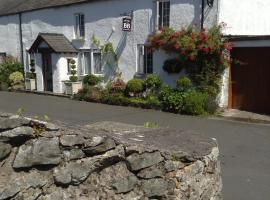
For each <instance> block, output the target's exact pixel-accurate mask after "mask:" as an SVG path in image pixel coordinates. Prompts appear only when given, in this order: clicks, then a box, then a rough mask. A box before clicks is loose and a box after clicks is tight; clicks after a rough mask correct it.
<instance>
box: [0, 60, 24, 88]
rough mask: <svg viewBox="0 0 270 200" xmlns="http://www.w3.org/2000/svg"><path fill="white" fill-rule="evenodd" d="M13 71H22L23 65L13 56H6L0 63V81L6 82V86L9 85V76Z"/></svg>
mask: <svg viewBox="0 0 270 200" xmlns="http://www.w3.org/2000/svg"><path fill="white" fill-rule="evenodd" d="M13 72H21V73H23V66H22V64H21V63H20V62H19V61H17V60H16V59H15V58H13V57H11V56H8V57H6V58H5V60H4V62H3V63H2V64H1V65H0V83H6V84H8V86H11V81H10V79H9V76H10V74H12V73H13Z"/></svg>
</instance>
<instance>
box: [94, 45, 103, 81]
mask: <svg viewBox="0 0 270 200" xmlns="http://www.w3.org/2000/svg"><path fill="white" fill-rule="evenodd" d="M95 53H98V54H100V65H101V72H100V73H95V60H94V54H95ZM103 68H104V66H103V63H102V55H101V52H100V49H92V51H91V69H92V74H94V75H97V76H102V75H103V74H104V69H103Z"/></svg>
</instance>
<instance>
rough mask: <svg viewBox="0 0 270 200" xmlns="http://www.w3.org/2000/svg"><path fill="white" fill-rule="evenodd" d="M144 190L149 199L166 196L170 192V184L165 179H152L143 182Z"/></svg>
mask: <svg viewBox="0 0 270 200" xmlns="http://www.w3.org/2000/svg"><path fill="white" fill-rule="evenodd" d="M142 189H143V191H144V192H145V195H146V196H147V197H158V196H165V195H166V194H167V192H168V182H167V181H166V180H164V179H160V178H159V179H152V180H146V181H143V182H142Z"/></svg>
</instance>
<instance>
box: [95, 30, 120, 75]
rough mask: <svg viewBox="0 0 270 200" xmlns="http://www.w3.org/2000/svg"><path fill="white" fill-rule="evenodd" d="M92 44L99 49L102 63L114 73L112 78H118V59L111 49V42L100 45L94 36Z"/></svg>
mask: <svg viewBox="0 0 270 200" xmlns="http://www.w3.org/2000/svg"><path fill="white" fill-rule="evenodd" d="M92 43H93V44H94V45H96V47H97V48H99V49H100V52H101V55H102V61H103V63H104V64H105V65H107V66H109V67H110V68H111V69H112V70H113V71H114V76H119V75H120V70H119V66H118V64H119V58H118V55H117V54H116V52H115V50H114V48H113V44H112V42H107V43H105V44H101V42H100V40H99V39H98V38H97V37H96V36H95V35H93V37H92Z"/></svg>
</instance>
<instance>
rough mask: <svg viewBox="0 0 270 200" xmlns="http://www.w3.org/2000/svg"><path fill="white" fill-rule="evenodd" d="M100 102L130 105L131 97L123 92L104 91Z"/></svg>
mask: <svg viewBox="0 0 270 200" xmlns="http://www.w3.org/2000/svg"><path fill="white" fill-rule="evenodd" d="M100 102H102V103H107V104H110V105H119V106H126V105H129V99H128V98H127V97H126V96H124V94H122V93H108V92H107V91H103V92H102V93H101V96H100Z"/></svg>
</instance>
